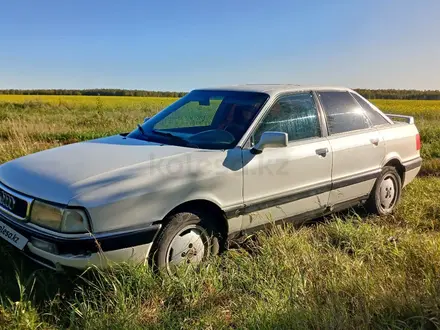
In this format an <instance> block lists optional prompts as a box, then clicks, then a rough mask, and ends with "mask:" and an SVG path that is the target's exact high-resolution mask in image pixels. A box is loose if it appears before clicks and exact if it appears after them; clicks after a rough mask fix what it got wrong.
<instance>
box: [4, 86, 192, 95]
mask: <svg viewBox="0 0 440 330" xmlns="http://www.w3.org/2000/svg"><path fill="white" fill-rule="evenodd" d="M1 94H6V95H85V96H153V97H154V96H156V97H159V96H160V97H182V96H184V95H185V94H186V93H185V92H169V91H147V90H140V89H110V88H96V89H0V95H1Z"/></svg>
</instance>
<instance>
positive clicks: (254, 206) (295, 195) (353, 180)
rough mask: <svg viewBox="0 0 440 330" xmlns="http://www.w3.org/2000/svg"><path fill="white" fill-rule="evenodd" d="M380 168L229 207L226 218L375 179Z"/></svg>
mask: <svg viewBox="0 0 440 330" xmlns="http://www.w3.org/2000/svg"><path fill="white" fill-rule="evenodd" d="M380 172H381V170H380V169H377V170H373V171H369V172H365V173H362V174H357V175H355V176H350V177H346V178H342V179H339V180H337V181H335V182H333V183H330V182H326V183H324V184H322V185H319V186H314V187H311V188H308V189H305V190H302V191H297V190H296V191H292V192H288V193H287V194H283V195H282V196H277V197H270V198H265V199H263V200H259V201H255V202H251V203H250V204H248V205H242V206H239V207H234V208H229V209H227V210H224V212H225V215H226V218H228V219H230V218H234V217H237V216H238V215H245V214H249V213H252V212H256V211H259V210H264V209H267V208H270V207H273V206H278V205H282V204H286V203H290V202H294V201H297V200H300V199H304V198H307V197H312V196H316V195H319V194H322V193H325V192H328V191H331V190H334V189H339V188H343V187H346V186H350V185H353V184H357V183H361V182H365V181H368V180H372V179H377V178H378V176H379V174H380Z"/></svg>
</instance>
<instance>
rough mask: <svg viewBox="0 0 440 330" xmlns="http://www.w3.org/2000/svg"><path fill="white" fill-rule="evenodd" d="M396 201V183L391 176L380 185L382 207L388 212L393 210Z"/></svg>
mask: <svg viewBox="0 0 440 330" xmlns="http://www.w3.org/2000/svg"><path fill="white" fill-rule="evenodd" d="M395 201H396V182H395V180H394V178H393V177H391V176H388V177H385V178H384V179H383V180H382V183H381V185H380V205H381V206H382V208H383V209H384V210H386V211H387V210H390V209H392V208H393V206H394V204H395Z"/></svg>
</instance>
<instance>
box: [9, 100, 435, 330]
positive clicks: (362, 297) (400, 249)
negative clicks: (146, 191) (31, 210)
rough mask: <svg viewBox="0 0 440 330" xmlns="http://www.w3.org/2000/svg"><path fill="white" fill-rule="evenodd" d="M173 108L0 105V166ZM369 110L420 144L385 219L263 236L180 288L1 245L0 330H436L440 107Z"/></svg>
mask: <svg viewBox="0 0 440 330" xmlns="http://www.w3.org/2000/svg"><path fill="white" fill-rule="evenodd" d="M171 101H172V99H166V100H164V99H156V98H118V97H108V98H105V97H78V96H72V97H69V96H66V97H59V96H50V97H46V96H44V97H40V98H39V99H35V96H26V97H23V96H14V97H11V96H0V162H5V161H7V160H10V159H13V158H16V157H19V156H22V155H25V154H29V153H32V152H35V151H38V150H43V149H47V148H51V147H55V146H59V145H63V144H66V143H71V142H76V141H82V140H86V139H90V138H94V137H100V136H105V135H109V134H114V133H117V132H122V131H129V130H131V129H132V128H133V127H135V124H136V123H137V122H140V121H141V120H142V118H143V117H145V116H149V115H151V114H153V113H155V112H156V111H158V110H159V109H160V108H161V107H163V105H164V104H166V103H169V102H171ZM374 102H375V103H376V104H377V105H378V106H379V107H380V108H382V109H384V110H385V111H386V112H395V113H404V114H410V115H414V116H415V117H416V123H417V124H418V127H419V128H420V131H421V136H422V141H423V147H422V154H423V156H424V158H425V159H426V160H425V162H424V165H423V174H424V175H423V176H422V177H420V178H418V179H416V180H415V181H414V182H413V183H412V184H411V185H409V186H408V187H407V188H405V191H404V194H403V199H402V201H401V203H400V205H399V207H398V209H397V210H396V212H395V214H394V215H392V216H389V217H374V216H367V215H363V214H362V210H356V211H357V213H354V212H353V211H348V212H345V213H341V214H338V215H336V216H334V217H332V218H328V219H325V220H323V221H320V222H318V223H314V224H312V225H308V226H303V227H301V228H292V227H290V226H286V227H284V228H279V227H277V228H272V229H271V230H270V232H268V233H258V234H257V235H255V236H252V237H249V238H248V239H247V240H246V241H245V242H244V243H243V244H241V245H240V246H239V247H236V248H231V249H230V250H229V251H227V252H226V253H224V254H223V255H222V256H220V257H216V258H213V259H212V260H209V261H208V262H206V263H205V264H203V265H202V267H201V268H200V269H198V270H197V271H196V270H193V271H191V272H190V273H189V274H187V275H186V276H184V277H182V278H179V279H172V278H169V277H164V276H158V275H157V274H153V273H152V272H151V271H150V270H149V269H145V268H143V267H140V266H133V265H120V266H118V267H115V268H112V269H110V270H107V271H100V270H95V269H92V270H90V271H88V272H86V273H85V274H76V273H71V274H70V273H69V274H62V275H60V274H55V273H53V272H51V271H48V270H45V269H42V268H40V267H38V266H36V265H35V264H33V263H32V262H29V261H28V260H27V259H25V258H24V257H22V256H21V255H20V254H19V253H18V252H17V251H15V249H14V248H13V247H11V246H9V245H8V244H7V243H4V242H3V241H2V242H0V260H2V266H1V267H0V288H1V290H0V328H4V329H38V328H39V329H60V328H62V329H63V328H71V329H108V328H109V329H145V328H152V329H173V328H181V329H194V328H197V329H222V328H224V329H231V328H234V329H235V328H240V329H274V328H277V329H278V328H284V329H310V328H313V329H352V328H357V329H358V328H361V329H363V328H365V329H367V328H382V329H395V328H398V329H402V328H403V329H405V328H406V329H414V328H416V329H435V328H439V327H440V277H439V275H440V225H439V223H440V222H439V221H440V206H439V205H438V200H437V196H439V194H440V179H439V178H437V177H436V176H437V175H438V174H440V171H439V167H440V163H439V154H440V148H439V147H440V129H438V128H437V127H440V126H438V124H440V118H439V114H440V111H439V110H440V102H437V101H391V100H374ZM358 214H361V215H362V216H361V215H358Z"/></svg>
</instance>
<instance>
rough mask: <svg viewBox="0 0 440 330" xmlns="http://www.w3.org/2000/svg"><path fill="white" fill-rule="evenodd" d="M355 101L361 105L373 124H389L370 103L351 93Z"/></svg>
mask: <svg viewBox="0 0 440 330" xmlns="http://www.w3.org/2000/svg"><path fill="white" fill-rule="evenodd" d="M351 96H353V97H354V98H355V99H356V101H358V103H359V104H360V105H361V107H362V108H363V109H364V110H365V113H366V114H367V117H368V118H369V119H370V121H371V123H372V124H373V126H379V125H386V124H388V125H389V124H390V123H389V122H388V121H387V120H386V119H385V118H384V117H383V116H382V115H381V114H380V113H379V112H377V111H376V110H375V109H374V108H373V107H372V106H371V104H370V103H368V102H366V101H365V100H364V99H363V98H362V97H360V96H359V95H357V94H351Z"/></svg>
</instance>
